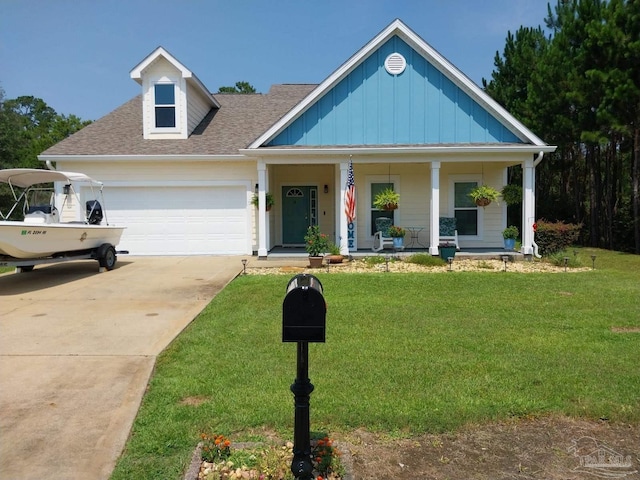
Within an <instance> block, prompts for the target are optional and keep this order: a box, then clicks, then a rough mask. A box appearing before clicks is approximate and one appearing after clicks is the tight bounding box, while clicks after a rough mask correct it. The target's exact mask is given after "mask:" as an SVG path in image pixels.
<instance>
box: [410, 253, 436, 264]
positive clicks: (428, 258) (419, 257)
mask: <svg viewBox="0 0 640 480" xmlns="http://www.w3.org/2000/svg"><path fill="white" fill-rule="evenodd" d="M406 262H408V263H415V264H416V265H424V266H428V267H434V266H440V265H444V264H445V262H444V260H442V259H441V258H440V257H434V256H433V255H429V254H426V253H415V254H413V255H411V256H410V257H407V259H406Z"/></svg>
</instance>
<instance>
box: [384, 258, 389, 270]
mask: <svg viewBox="0 0 640 480" xmlns="http://www.w3.org/2000/svg"><path fill="white" fill-rule="evenodd" d="M389 260H390V258H389V255H385V256H384V264H385V267H386V271H387V272H388V271H389Z"/></svg>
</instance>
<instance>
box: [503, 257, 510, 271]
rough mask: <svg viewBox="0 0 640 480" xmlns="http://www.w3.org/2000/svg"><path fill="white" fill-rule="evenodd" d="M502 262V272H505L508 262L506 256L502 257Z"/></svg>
mask: <svg viewBox="0 0 640 480" xmlns="http://www.w3.org/2000/svg"><path fill="white" fill-rule="evenodd" d="M502 261H503V262H504V271H505V272H506V271H507V262H508V261H509V257H508V256H507V255H503V256H502Z"/></svg>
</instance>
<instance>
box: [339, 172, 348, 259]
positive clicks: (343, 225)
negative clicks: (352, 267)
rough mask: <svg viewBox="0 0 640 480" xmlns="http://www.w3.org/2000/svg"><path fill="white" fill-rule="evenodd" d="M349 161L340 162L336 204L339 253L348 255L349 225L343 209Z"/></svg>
mask: <svg viewBox="0 0 640 480" xmlns="http://www.w3.org/2000/svg"><path fill="white" fill-rule="evenodd" d="M348 170H349V162H340V182H339V185H340V195H339V200H338V205H337V206H336V208H337V212H338V218H339V220H340V221H339V223H338V225H339V229H338V239H339V240H340V254H341V255H345V256H348V255H349V225H348V224H347V214H346V213H345V211H344V196H345V193H346V191H347V190H346V186H347V175H348Z"/></svg>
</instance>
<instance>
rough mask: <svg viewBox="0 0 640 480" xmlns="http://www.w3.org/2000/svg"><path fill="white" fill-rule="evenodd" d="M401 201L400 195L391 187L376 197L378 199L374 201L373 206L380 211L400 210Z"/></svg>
mask: <svg viewBox="0 0 640 480" xmlns="http://www.w3.org/2000/svg"><path fill="white" fill-rule="evenodd" d="M399 201H400V194H399V193H397V192H396V191H394V190H393V188H390V187H389V188H385V189H384V190H382V191H381V192H380V193H378V194H377V195H376V198H375V199H374V200H373V206H374V207H376V208H377V209H379V210H395V209H396V208H398V202H399Z"/></svg>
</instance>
